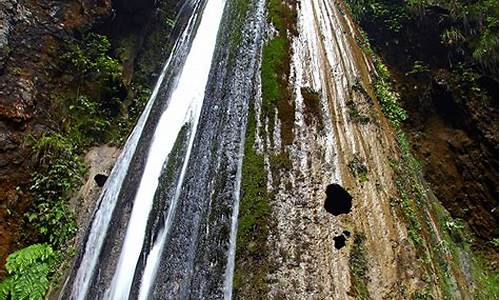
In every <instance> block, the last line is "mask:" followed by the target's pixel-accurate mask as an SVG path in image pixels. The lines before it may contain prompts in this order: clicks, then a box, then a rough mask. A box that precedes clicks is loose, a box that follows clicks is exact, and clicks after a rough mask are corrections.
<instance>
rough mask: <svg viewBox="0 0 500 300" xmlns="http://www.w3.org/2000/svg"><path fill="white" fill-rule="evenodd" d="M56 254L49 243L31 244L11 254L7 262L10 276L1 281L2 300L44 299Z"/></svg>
mask: <svg viewBox="0 0 500 300" xmlns="http://www.w3.org/2000/svg"><path fill="white" fill-rule="evenodd" d="M55 255H56V254H55V253H54V250H52V247H50V246H49V245H47V244H35V245H31V246H29V247H26V248H24V249H21V250H18V251H16V252H14V253H12V254H11V255H9V257H8V258H7V263H6V264H5V268H6V269H7V272H8V273H9V277H8V278H7V279H5V280H4V281H3V282H1V283H0V300H7V299H11V300H42V299H43V298H44V296H45V293H46V292H47V289H48V288H49V279H48V278H49V273H50V269H51V265H53V263H54V261H55ZM9 296H10V298H9Z"/></svg>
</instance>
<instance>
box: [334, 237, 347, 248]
mask: <svg viewBox="0 0 500 300" xmlns="http://www.w3.org/2000/svg"><path fill="white" fill-rule="evenodd" d="M333 241H334V246H335V249H341V248H343V247H344V246H345V241H346V239H345V237H344V235H342V234H341V235H338V236H336V237H334V238H333Z"/></svg>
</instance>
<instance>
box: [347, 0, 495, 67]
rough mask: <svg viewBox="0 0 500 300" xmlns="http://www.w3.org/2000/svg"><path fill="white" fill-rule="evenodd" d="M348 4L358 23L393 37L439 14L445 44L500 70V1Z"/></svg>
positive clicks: (362, 0)
mask: <svg viewBox="0 0 500 300" xmlns="http://www.w3.org/2000/svg"><path fill="white" fill-rule="evenodd" d="M348 4H349V6H350V8H351V12H352V15H353V17H354V18H355V19H356V20H357V21H358V22H361V23H365V22H374V23H377V24H383V26H384V27H385V28H383V30H385V31H392V32H394V33H399V32H401V31H402V30H403V28H406V27H407V26H411V25H410V24H411V23H412V22H413V23H415V22H416V23H418V22H419V21H420V20H421V19H422V17H423V16H425V15H426V14H430V13H432V12H433V11H438V12H439V13H440V23H439V24H436V26H438V27H439V30H440V32H441V39H442V42H443V44H446V45H448V46H450V47H452V49H453V50H454V51H455V52H456V53H458V54H466V53H467V55H468V56H469V57H471V58H472V60H474V61H475V62H477V63H480V64H482V65H483V66H484V67H486V68H490V69H491V68H493V69H496V70H498V69H497V64H498V0H481V1H473V2H470V1H463V0H462V1H454V0H411V1H402V0H399V1H391V0H349V1H348Z"/></svg>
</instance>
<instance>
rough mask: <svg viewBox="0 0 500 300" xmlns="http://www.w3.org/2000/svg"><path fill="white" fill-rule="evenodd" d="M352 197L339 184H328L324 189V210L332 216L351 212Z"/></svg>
mask: <svg viewBox="0 0 500 300" xmlns="http://www.w3.org/2000/svg"><path fill="white" fill-rule="evenodd" d="M351 207H352V196H351V195H350V194H349V193H348V192H347V191H346V190H345V189H344V188H343V187H342V186H340V185H339V184H336V183H334V184H330V185H329V186H327V188H326V200H325V209H326V211H327V212H329V213H331V214H332V215H334V216H338V215H340V214H348V213H350V212H351Z"/></svg>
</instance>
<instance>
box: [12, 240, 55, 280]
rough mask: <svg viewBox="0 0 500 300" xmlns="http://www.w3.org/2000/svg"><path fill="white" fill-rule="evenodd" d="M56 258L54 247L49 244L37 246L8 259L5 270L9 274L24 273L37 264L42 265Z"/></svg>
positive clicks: (20, 251)
mask: <svg viewBox="0 0 500 300" xmlns="http://www.w3.org/2000/svg"><path fill="white" fill-rule="evenodd" d="M53 256H54V251H53V250H52V247H50V246H49V245H47V244H35V245H31V246H28V247H26V248H24V249H21V250H18V251H16V252H14V253H12V254H11V255H9V257H8V258H7V263H6V264H5V268H6V269H7V272H9V274H13V273H22V272H25V271H26V270H27V269H29V268H32V267H33V265H35V264H37V263H42V262H45V261H47V260H49V259H50V258H52V257H53Z"/></svg>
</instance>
